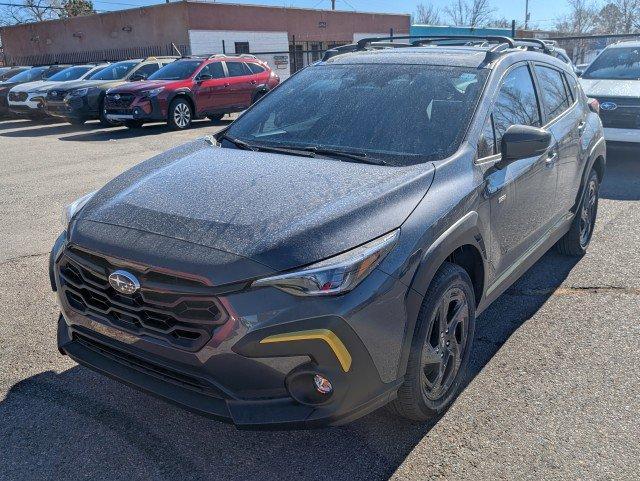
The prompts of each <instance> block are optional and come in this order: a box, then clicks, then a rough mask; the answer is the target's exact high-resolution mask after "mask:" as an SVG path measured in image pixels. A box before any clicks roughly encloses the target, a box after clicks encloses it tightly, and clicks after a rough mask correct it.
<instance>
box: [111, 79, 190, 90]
mask: <svg viewBox="0 0 640 481" xmlns="http://www.w3.org/2000/svg"><path fill="white" fill-rule="evenodd" d="M177 83H182V82H174V81H170V80H144V81H140V82H127V83H126V84H123V85H119V86H117V87H115V88H113V89H112V92H113V93H115V92H118V93H122V92H131V93H136V92H144V91H145V90H153V89H157V88H158V87H167V86H170V85H172V84H177Z"/></svg>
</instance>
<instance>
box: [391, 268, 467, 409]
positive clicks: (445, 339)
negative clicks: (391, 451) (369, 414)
mask: <svg viewBox="0 0 640 481" xmlns="http://www.w3.org/2000/svg"><path fill="white" fill-rule="evenodd" d="M475 306H476V304H475V295H474V291H473V285H472V284H471V279H470V278H469V275H468V274H467V272H466V271H465V270H464V269H462V268H461V267H459V266H457V265H455V264H451V263H449V262H445V263H444V264H443V265H442V266H441V267H440V269H438V272H437V273H436V275H435V277H434V278H433V281H432V282H431V285H430V286H429V289H428V290H427V293H426V295H425V298H424V301H423V302H422V306H421V308H420V312H419V314H418V321H417V322H416V327H415V331H414V335H413V340H412V342H411V351H410V353H409V360H408V363H407V372H406V374H405V380H404V383H403V384H402V386H400V389H398V396H397V398H396V399H395V400H394V401H392V402H391V403H390V404H389V405H388V409H389V410H390V411H391V412H392V413H394V414H396V415H398V416H401V417H403V418H406V419H410V420H413V421H426V420H427V419H430V418H433V417H435V416H437V415H439V414H441V413H442V412H443V411H444V410H445V409H446V408H447V407H448V406H449V405H450V404H451V403H452V402H453V401H454V399H455V398H456V396H457V395H458V392H459V390H460V386H461V384H462V381H463V380H464V378H465V376H466V371H467V368H468V365H469V354H470V352H471V346H472V344H473V334H474V331H475V315H476V309H475ZM454 323H455V325H454ZM452 326H453V327H452Z"/></svg>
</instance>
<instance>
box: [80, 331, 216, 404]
mask: <svg viewBox="0 0 640 481" xmlns="http://www.w3.org/2000/svg"><path fill="white" fill-rule="evenodd" d="M73 340H74V341H75V342H78V343H79V344H81V345H83V346H84V347H86V348H89V349H91V350H92V351H94V352H98V353H100V354H102V355H103V356H106V357H109V358H110V359H112V360H114V361H117V362H120V363H121V364H125V365H127V366H129V367H132V368H134V369H137V370H139V371H143V372H145V373H147V374H151V375H153V376H155V377H159V378H161V379H163V380H165V381H169V382H172V383H174V384H178V385H181V386H182V387H186V388H188V389H192V390H194V391H198V392H201V393H202V394H206V395H208V396H212V397H216V398H220V399H223V398H225V397H226V396H225V395H224V393H223V392H222V391H221V390H220V389H218V388H217V387H215V386H213V385H212V384H210V383H207V382H206V381H204V380H202V379H200V378H198V377H195V376H191V375H189V374H186V373H183V372H179V371H176V370H174V369H168V368H166V367H164V366H160V365H158V364H155V363H150V362H147V361H145V360H144V359H141V358H139V357H137V356H133V355H131V354H129V353H127V352H124V351H121V350H120V349H115V348H113V347H111V346H107V345H106V344H102V343H100V342H97V341H94V340H93V339H91V338H90V337H87V336H84V335H82V334H79V333H74V334H73Z"/></svg>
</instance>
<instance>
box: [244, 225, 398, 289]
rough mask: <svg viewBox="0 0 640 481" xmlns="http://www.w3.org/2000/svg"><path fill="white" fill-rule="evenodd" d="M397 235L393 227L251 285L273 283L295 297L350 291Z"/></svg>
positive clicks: (373, 266)
mask: <svg viewBox="0 0 640 481" xmlns="http://www.w3.org/2000/svg"><path fill="white" fill-rule="evenodd" d="M399 235H400V230H395V231H393V232H391V233H389V234H386V235H384V236H382V237H378V238H377V239H374V240H372V241H371V242H368V243H366V244H364V245H362V246H360V247H356V248H355V249H352V250H350V251H348V252H345V253H343V254H340V255H338V256H335V257H332V258H330V259H326V260H324V261H321V262H318V263H316V264H313V265H311V266H308V267H306V268H305V269H303V270H300V271H297V272H291V273H288V274H282V275H278V276H273V277H266V278H264V279H258V280H257V281H255V282H254V283H253V286H254V287H263V286H272V287H276V288H278V289H280V290H282V291H285V292H288V293H290V294H293V295H296V296H330V295H336V294H343V293H345V292H349V291H350V290H352V289H353V288H354V287H356V286H357V285H358V284H359V283H360V282H362V280H364V278H365V277H367V275H369V273H370V272H371V271H372V270H373V269H375V268H376V266H378V265H379V264H380V262H382V259H384V257H385V256H386V255H387V254H388V253H389V251H391V249H393V247H394V246H395V243H396V241H397V239H398V236H399Z"/></svg>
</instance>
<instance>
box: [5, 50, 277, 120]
mask: <svg viewBox="0 0 640 481" xmlns="http://www.w3.org/2000/svg"><path fill="white" fill-rule="evenodd" d="M0 75H1V76H2V77H0V79H2V80H0V115H2V114H4V115H10V114H12V115H17V116H21V117H29V118H42V117H46V116H51V117H58V118H61V119H64V120H66V121H67V122H69V123H71V124H74V125H82V124H84V123H85V122H87V121H88V120H99V121H100V123H102V124H103V125H104V126H113V125H118V124H122V123H123V124H125V125H126V126H127V127H129V128H138V127H141V126H142V125H143V124H144V123H145V122H158V121H166V122H167V123H168V124H169V126H170V127H171V128H173V129H186V128H188V127H189V126H190V125H191V122H192V120H194V119H198V118H207V117H208V118H210V119H211V120H219V119H221V118H222V117H223V116H224V115H225V114H227V113H232V112H239V111H242V110H244V109H246V108H247V107H248V106H249V105H251V104H252V103H254V102H256V101H257V100H259V99H260V98H261V97H262V96H263V95H264V94H266V93H267V92H268V91H269V90H271V89H272V88H273V87H275V86H276V85H278V83H279V82H280V79H279V77H278V76H277V75H276V74H275V72H273V70H271V68H270V67H269V66H268V65H267V64H266V63H265V62H262V61H261V60H258V59H257V58H256V57H254V56H252V55H240V56H234V57H230V56H226V55H212V56H206V57H182V58H178V57H149V58H145V59H133V60H125V61H121V62H115V63H106V62H105V63H101V64H86V65H73V66H71V65H54V66H42V67H16V68H12V69H10V70H8V71H7V72H4V73H3V72H1V71H0Z"/></svg>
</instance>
